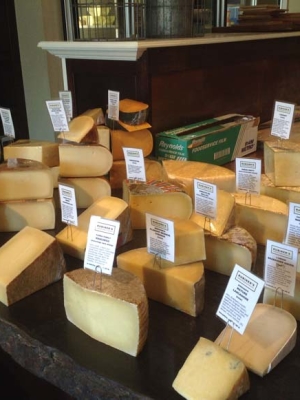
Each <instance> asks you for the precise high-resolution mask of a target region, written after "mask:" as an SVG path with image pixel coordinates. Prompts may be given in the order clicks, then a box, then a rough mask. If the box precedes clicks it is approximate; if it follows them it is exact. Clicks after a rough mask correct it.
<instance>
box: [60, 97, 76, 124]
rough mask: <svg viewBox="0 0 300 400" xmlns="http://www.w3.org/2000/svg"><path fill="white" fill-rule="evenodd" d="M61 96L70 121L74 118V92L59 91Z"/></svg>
mask: <svg viewBox="0 0 300 400" xmlns="http://www.w3.org/2000/svg"><path fill="white" fill-rule="evenodd" d="M59 98H60V100H61V101H62V102H63V105H64V109H65V112H66V116H67V119H68V121H70V120H71V119H72V118H73V102H72V92H70V91H69V90H65V91H61V92H59Z"/></svg>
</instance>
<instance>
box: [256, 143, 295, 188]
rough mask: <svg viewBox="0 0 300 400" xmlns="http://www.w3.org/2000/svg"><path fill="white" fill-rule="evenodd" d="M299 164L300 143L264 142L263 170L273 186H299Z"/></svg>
mask: <svg viewBox="0 0 300 400" xmlns="http://www.w3.org/2000/svg"><path fill="white" fill-rule="evenodd" d="M299 164H300V143H295V142H291V141H289V140H281V141H280V142H279V141H277V142H274V141H265V142H264V170H265V174H266V175H267V177H268V178H269V179H270V180H271V181H272V182H273V184H274V185H275V186H300V169H299ZM287 171H288V173H287Z"/></svg>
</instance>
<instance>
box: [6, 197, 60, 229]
mask: <svg viewBox="0 0 300 400" xmlns="http://www.w3.org/2000/svg"><path fill="white" fill-rule="evenodd" d="M27 225H29V226H31V227H33V228H37V229H41V230H47V229H54V228H55V204H54V200H53V199H37V200H20V201H7V202H0V232H17V231H20V230H21V229H23V228H24V227H25V226H27Z"/></svg>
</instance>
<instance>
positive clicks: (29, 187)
mask: <svg viewBox="0 0 300 400" xmlns="http://www.w3.org/2000/svg"><path fill="white" fill-rule="evenodd" d="M0 188H1V190H0V201H10V200H30V199H46V198H52V197H53V177H52V174H51V170H50V168H49V167H47V166H46V165H45V164H42V163H40V162H39V161H35V160H26V159H23V158H9V159H8V160H7V161H6V162H4V163H2V164H0Z"/></svg>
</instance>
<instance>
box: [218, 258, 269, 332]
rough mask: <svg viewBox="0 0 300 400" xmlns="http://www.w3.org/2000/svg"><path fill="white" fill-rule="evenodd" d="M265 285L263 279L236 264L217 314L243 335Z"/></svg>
mask: <svg viewBox="0 0 300 400" xmlns="http://www.w3.org/2000/svg"><path fill="white" fill-rule="evenodd" d="M263 287H264V281H263V280H262V279H260V278H258V277H257V276H255V275H253V274H252V273H251V272H249V271H247V270H246V269H244V268H242V267H241V266H239V265H237V264H236V265H235V267H234V269H233V271H232V273H231V276H230V279H229V281H228V284H227V287H226V290H225V293H224V295H223V297H222V300H221V303H220V305H219V308H218V311H217V316H218V317H220V318H221V319H222V320H223V321H225V322H226V324H228V325H230V326H232V327H233V328H234V329H235V330H236V331H237V332H239V333H240V334H241V335H242V334H243V333H244V331H245V329H246V327H247V325H248V322H249V319H250V317H251V314H252V312H253V310H254V307H255V305H256V303H257V301H258V299H259V296H260V294H261V291H262V289H263Z"/></svg>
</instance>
